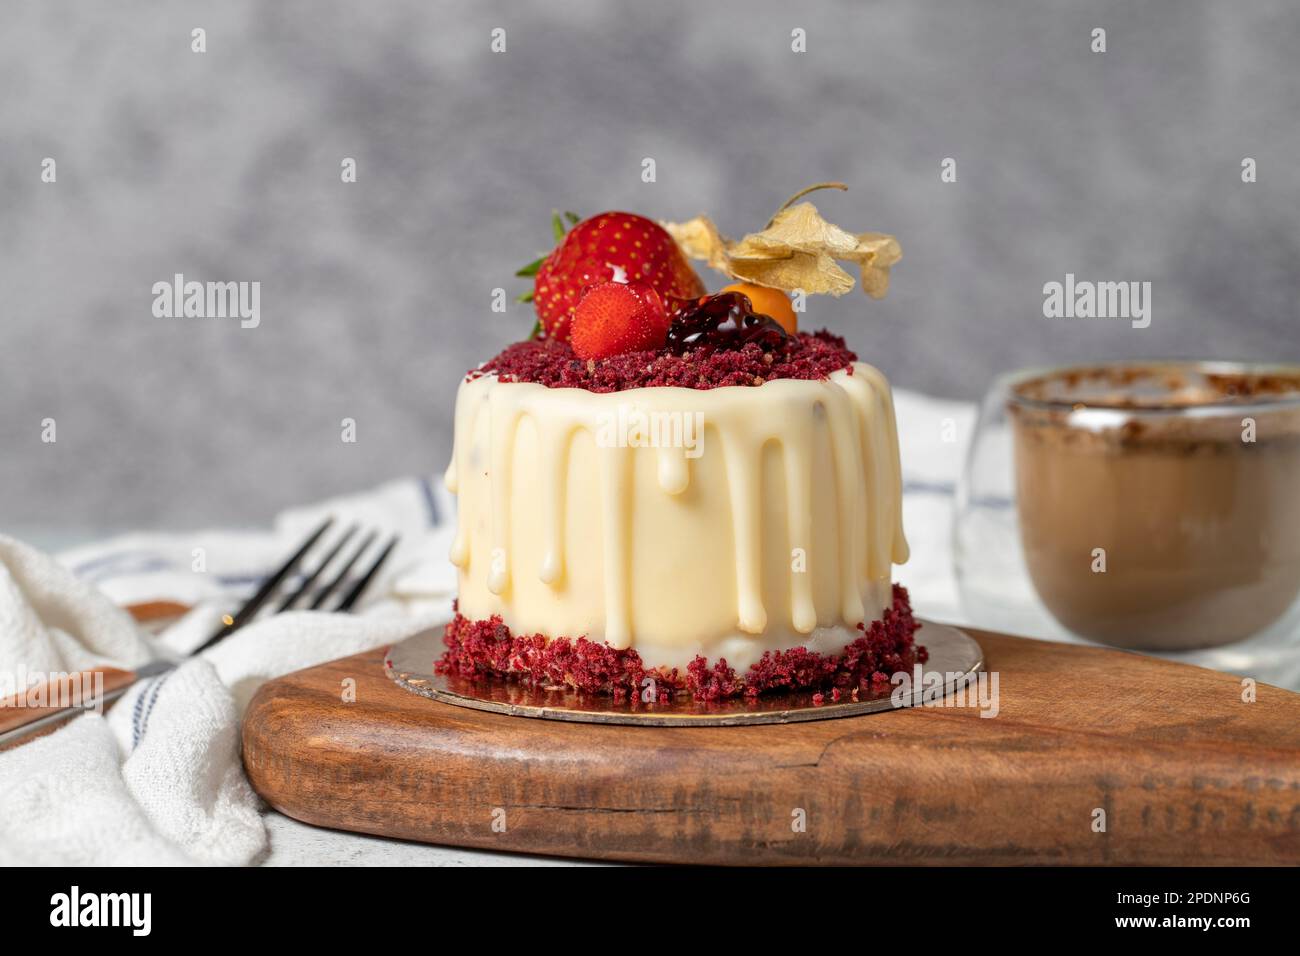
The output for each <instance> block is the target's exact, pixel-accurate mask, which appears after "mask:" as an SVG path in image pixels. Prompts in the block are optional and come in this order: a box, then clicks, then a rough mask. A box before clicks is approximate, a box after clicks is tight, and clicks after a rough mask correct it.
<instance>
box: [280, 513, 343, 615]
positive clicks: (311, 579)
mask: <svg viewBox="0 0 1300 956" xmlns="http://www.w3.org/2000/svg"><path fill="white" fill-rule="evenodd" d="M356 533H357V526H356V525H353V526H352V527H350V528H348V530H347V531H345V532H343V537H341V538H339V540H338V543H337V544H336V545H334V547H332V548H330V551H329V554H327V555H325V557H323V558H321V561H320V564H318V565H316V570H315V571H313V572H312V573H311V574H309V575H307V577H305V578H303V581H302V584H300V585H298V588H297V589H296V590H295V591H294V592H293V593H292V594H290V595H289V596H288V597H287V598H285V599H284V600H283V601H281V602H280V606H279V607H277V608H276V609H275V613H276V614H279V613H280V612H281V611H287V610H289V608H291V607H293V606H294V604H295V603H297V601H298V599H299V598H300V597H302V596H303V595H304V594H306V593H307V592H308V591H309V590H311V586H312V585H313V584H315V583H316V579H317V578H319V577H320V576H321V573H322V572H323V571H324V570H325V569H326V568H328V567H329V566H330V562H331V561H333V560H334V559H335V558H337V557H338V556H339V552H340V551H342V550H343V546H344V545H345V544H347V543H348V541H349V540H351V538H352V536H353V535H354V534H356Z"/></svg>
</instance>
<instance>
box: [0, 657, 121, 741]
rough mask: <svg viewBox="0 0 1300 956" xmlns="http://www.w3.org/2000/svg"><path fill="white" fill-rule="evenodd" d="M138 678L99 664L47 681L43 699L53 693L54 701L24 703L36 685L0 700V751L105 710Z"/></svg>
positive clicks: (33, 695) (29, 698)
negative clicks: (55, 701)
mask: <svg viewBox="0 0 1300 956" xmlns="http://www.w3.org/2000/svg"><path fill="white" fill-rule="evenodd" d="M138 679H139V675H138V674H136V672H135V671H126V670H120V669H119V668H116V667H101V668H98V669H96V670H87V671H77V672H74V673H72V674H69V675H67V678H66V679H65V680H61V681H57V682H53V683H51V682H49V681H47V682H46V683H45V686H44V691H45V693H44V695H43V698H44V699H47V700H48V699H51V697H52V695H55V694H57V695H58V702H57V703H46V704H40V705H37V706H32V707H29V706H27V705H26V702H27V701H28V700H31V699H33V698H35V697H36V695H37V693H38V692H37V688H36V687H30V688H27V689H26V690H24V691H22V692H21V693H18V694H15V695H14V696H12V697H6V698H3V699H0V750H8V749H9V748H10V747H16V746H17V745H18V744H21V743H26V742H27V741H28V740H32V739H33V738H35V737H41V736H44V735H45V734H48V733H50V732H51V731H54V730H57V729H58V728H59V727H62V726H63V725H64V724H65V723H66V722H67V721H68V720H70V719H72V718H73V717H75V716H77V714H81V713H84V712H85V711H87V710H96V709H103V710H107V709H108V708H109V707H111V706H112V704H113V702H114V701H116V700H117V699H118V698H119V697H121V696H122V694H124V693H125V692H126V689H127V688H128V687H130V686H131V685H132V684H134V683H135V682H136V681H137V680H138ZM100 681H102V684H101V683H100ZM83 689H85V690H86V691H87V692H86V693H85V694H83V693H82V690H83Z"/></svg>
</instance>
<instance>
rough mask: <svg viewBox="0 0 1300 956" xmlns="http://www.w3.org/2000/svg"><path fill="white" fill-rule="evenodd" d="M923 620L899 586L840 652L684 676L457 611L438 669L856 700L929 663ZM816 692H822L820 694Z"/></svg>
mask: <svg viewBox="0 0 1300 956" xmlns="http://www.w3.org/2000/svg"><path fill="white" fill-rule="evenodd" d="M919 626H920V625H918V624H917V623H916V620H915V619H914V618H913V617H912V606H911V604H910V603H909V601H908V597H907V589H906V588H904V587H902V586H901V585H898V584H895V585H894V603H893V606H892V607H890V608H888V609H886V610H885V613H884V615H883V617H882V618H881V619H880V620H879V621H873V622H872V623H871V625H870V626H869V627H868V626H867V625H866V624H859V625H858V630H860V631H861V632H862V636H861V637H858V638H857V639H855V640H854V641H852V642H851V643H849V644H848V645H847V646H846V647H845V648H844V650H843V651H842V652H841V653H839V654H817V653H814V652H812V651H809V650H808V649H806V648H803V647H793V648H790V649H789V650H785V651H775V652H773V651H767V652H765V653H764V654H763V656H762V658H760V659H759V661H758V662H757V663H756V664H754V666H752V667H751V668H750V669H749V670H748V671H746V672H745V674H744V675H743V676H742V675H740V674H737V673H736V671H735V669H734V668H732V667H730V666H729V665H728V664H727V662H726V661H725V660H719V661H718V662H717V663H715V664H710V663H709V662H708V661H707V660H706V659H705V658H703V657H700V656H697V657H696V658H695V660H693V661H691V663H690V664H689V665H688V666H687V668H686V673H685V674H683V673H681V672H680V671H679V670H678V669H677V668H675V667H674V668H673V669H672V670H665V669H664V668H647V667H646V666H645V665H644V664H643V663H642V661H641V655H639V654H638V653H637V652H636V651H635V650H615V649H614V648H612V647H610V646H609V645H608V644H606V643H604V642H603V641H602V642H599V643H598V642H596V641H589V640H587V639H586V638H585V637H579V638H569V637H557V638H554V639H552V640H548V639H547V638H546V637H543V636H542V635H541V634H533V635H518V634H513V633H511V631H510V629H509V628H508V627H506V626H505V624H503V623H502V622H501V618H500V617H497V616H493V617H491V618H489V619H488V620H486V621H483V620H479V621H473V620H470V619H469V618H466V617H464V616H463V615H461V614H460V613H459V612H458V613H457V614H456V616H455V618H453V619H452V621H451V622H450V623H449V624H448V625H447V629H446V631H445V633H444V635H443V643H444V644H446V645H447V650H446V651H445V652H444V653H443V655H442V657H441V658H439V659H438V661H437V662H436V663H435V664H434V669H435V670H436V671H437V673H439V674H455V675H458V676H460V677H465V678H470V679H474V678H482V677H489V676H492V677H504V678H506V679H507V680H511V681H516V682H519V683H522V684H526V685H528V686H541V687H566V686H567V687H572V688H575V689H577V690H579V691H582V692H585V693H590V694H610V695H612V696H613V697H614V698H615V699H616V700H622V699H624V698H626V697H627V696H628V695H629V694H637V693H640V690H641V680H642V678H644V677H647V676H649V677H652V678H654V680H655V682H656V685H657V687H658V689H659V699H660V700H661V701H666V700H667V699H668V696H669V694H671V693H677V692H685V693H689V694H690V695H691V696H692V697H694V698H695V699H697V700H706V701H708V700H721V699H723V698H726V697H736V696H739V695H741V694H744V695H747V696H755V695H758V694H761V693H763V692H764V691H771V690H801V689H806V688H811V687H817V688H821V689H823V690H826V691H829V693H830V696H831V699H832V700H834V701H838V700H841V699H842V698H843V695H844V694H845V693H848V694H849V695H850V696H851V697H853V698H854V699H856V697H857V693H858V691H859V690H860V689H861V690H867V691H873V692H879V691H881V690H886V689H888V687H889V675H890V674H893V673H896V672H898V671H911V669H912V666H913V665H914V664H916V663H918V662H920V663H924V662H925V661H926V660H927V659H928V657H929V655H928V654H927V653H926V650H925V648H924V647H921V646H918V645H917V644H916V642H915V641H916V631H917V629H918V627H919ZM817 696H818V697H822V695H821V694H820V692H819V694H818V695H817ZM822 699H824V698H822ZM816 703H818V704H820V703H821V700H816Z"/></svg>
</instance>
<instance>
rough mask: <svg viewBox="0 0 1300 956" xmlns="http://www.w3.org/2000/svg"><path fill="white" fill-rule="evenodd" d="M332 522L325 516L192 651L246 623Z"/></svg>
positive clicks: (213, 642) (207, 646) (214, 641)
mask: <svg viewBox="0 0 1300 956" xmlns="http://www.w3.org/2000/svg"><path fill="white" fill-rule="evenodd" d="M333 523H334V519H333V517H329V518H326V519H325V520H324V521H322V522H321V524H320V527H318V528H317V529H316V530H315V531H313V532H312V533H311V536H310V537H308V538H307V540H306V541H304V542H303V543H302V546H301V547H299V548H298V550H297V551H295V552H294V553H293V554H292V555H291V556H290V558H289V560H288V561H286V562H284V564H282V565H281V566H280V567H279V568H278V569H277V570H276V571H274V572H272V574H271V575H270V577H268V578H267V579H266V580H265V581H263V582H262V586H261V587H260V588H258V589H257V593H256V594H254V595H253V596H252V597H251V598H249V599H248V601H247V602H246V603H245V604H244V606H243V607H241V608H240V609H239V610H238V611H236V612H235V613H234V614H233V615H232V616H229V617H227V618H225V624H224V626H222V628H221V629H220V630H219V631H217V633H215V634H213V635H212V636H211V637H209V638H208V639H207V640H206V641H204V642H203V643H202V644H200V645H199V646H198V647H197V648H195V649H194V651H193V653H195V654H197V653H199V651H205V650H207V649H208V648H209V647H211V646H212V645H213V644H215V643H217V641H219V640H221V639H222V638H224V637H228V636H229V635H230V634H231V633H232V632H234V631H237V630H239V628H241V627H243V626H244V625H245V624H246V623H248V620H249V619H250V618H251V617H252V616H253V615H254V614H256V613H257V612H258V611H259V610H261V607H262V605H263V604H265V603H266V599H267V598H269V597H270V596H271V594H272V593H273V592H274V591H275V589H276V588H278V587H279V586H280V584H281V582H283V581H284V579H285V578H287V577H288V576H289V574H290V572H292V571H293V569H294V568H295V567H297V565H298V562H299V561H301V560H302V557H303V555H305V554H306V553H307V552H308V551H310V550H311V547H312V545H314V544H315V543H316V542H317V540H319V539H320V536H321V535H323V534H324V533H325V530H326V529H327V528H329V526H330V525H331V524H333Z"/></svg>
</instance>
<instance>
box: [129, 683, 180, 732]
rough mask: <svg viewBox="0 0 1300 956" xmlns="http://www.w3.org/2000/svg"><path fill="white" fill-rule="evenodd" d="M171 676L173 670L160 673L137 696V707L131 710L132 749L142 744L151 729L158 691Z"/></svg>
mask: <svg viewBox="0 0 1300 956" xmlns="http://www.w3.org/2000/svg"><path fill="white" fill-rule="evenodd" d="M170 676H171V671H168V672H167V673H165V674H159V675H158V676H157V677H155V678H153V679H152V680H150V681H149V683H148V684H146V685H145V686H144V687H143V688H141V690H140V694H139V696H137V697H136V699H135V707H134V708H132V711H131V749H132V750H134V749H135V748H136V747H138V746H140V741H141V739H142V738H143V737H144V734H145V731H146V730H148V729H149V715H150V714H152V713H153V705H154V704H155V703H157V701H158V691H160V690H161V689H162V685H163V684H165V683H167V678H168V677H170Z"/></svg>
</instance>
